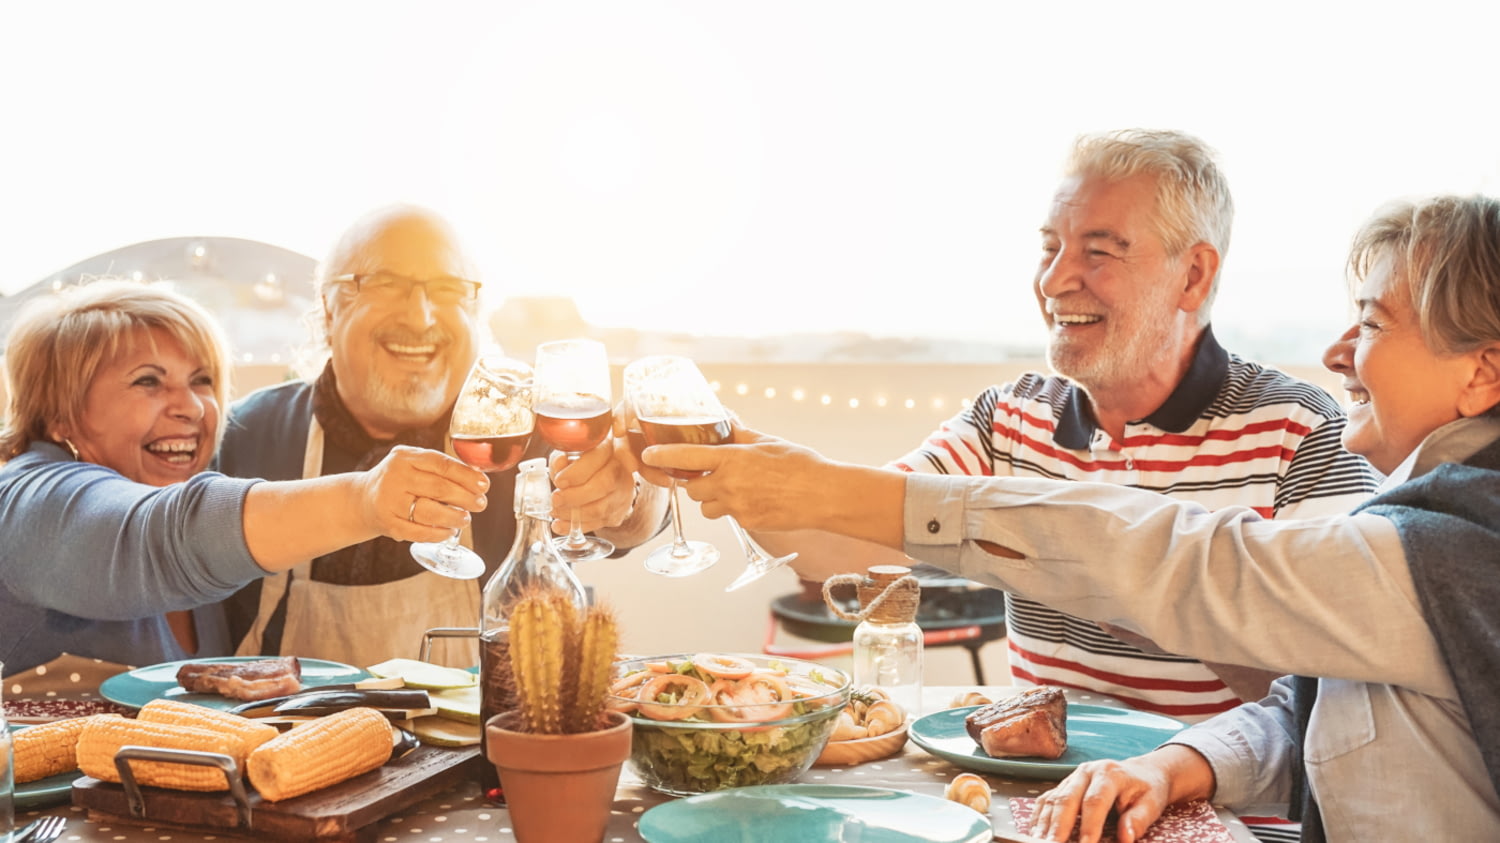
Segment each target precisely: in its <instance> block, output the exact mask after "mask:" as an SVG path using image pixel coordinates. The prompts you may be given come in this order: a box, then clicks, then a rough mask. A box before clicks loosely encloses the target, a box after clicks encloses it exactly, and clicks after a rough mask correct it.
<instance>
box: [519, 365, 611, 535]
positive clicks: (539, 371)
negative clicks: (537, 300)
mask: <svg viewBox="0 0 1500 843" xmlns="http://www.w3.org/2000/svg"><path fill="white" fill-rule="evenodd" d="M535 406H536V432H537V434H538V435H540V436H541V437H542V438H543V439H544V440H546V442H547V444H549V445H551V446H552V447H553V448H556V449H557V450H559V451H562V452H563V453H564V454H566V455H567V457H568V460H569V462H572V461H574V460H577V459H578V457H579V455H580V454H582V453H583V452H585V451H587V450H589V449H591V448H595V447H598V446H599V445H600V444H601V443H603V442H604V440H605V438H606V437H608V436H609V434H610V429H611V427H612V424H611V420H612V416H613V414H612V412H611V408H610V387H609V357H608V355H607V354H606V353H605V350H604V344H603V343H600V342H596V341H594V340H559V341H557V342H548V343H542V344H541V345H539V346H537V349H536V405H535ZM568 520H569V521H571V522H572V524H573V529H572V530H570V531H569V532H568V535H566V536H563V537H560V538H558V539H557V540H556V542H555V544H556V546H557V551H558V553H560V554H561V555H562V557H563V558H564V559H567V560H569V561H571V562H581V561H584V560H588V559H602V558H603V557H605V556H608V555H610V554H611V553H614V551H615V546H614V545H613V544H611V543H610V542H609V541H607V540H605V539H602V538H599V537H598V536H587V535H584V533H583V529H582V528H581V527H580V526H579V520H578V512H577V511H574V512H572V513H570V514H569V516H568Z"/></svg>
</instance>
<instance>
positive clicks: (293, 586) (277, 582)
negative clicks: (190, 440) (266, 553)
mask: <svg viewBox="0 0 1500 843" xmlns="http://www.w3.org/2000/svg"><path fill="white" fill-rule="evenodd" d="M322 466H323V427H322V425H319V424H318V421H317V419H316V418H314V419H313V420H312V424H311V426H310V428H309V430H308V433H307V455H306V457H305V458H304V460H303V463H302V476H303V477H317V476H319V472H320V471H321V470H322ZM460 541H461V542H462V543H463V545H464V546H465V547H472V546H473V540H472V537H471V536H470V532H469V529H468V528H465V529H464V531H463V534H462V536H461V537H460ZM311 568H312V562H311V560H309V561H307V562H303V563H302V564H300V565H298V566H296V567H295V568H292V569H291V570H290V571H287V572H286V573H283V574H276V575H273V576H269V577H266V578H265V579H264V580H262V585H261V590H260V609H259V611H258V612H257V614H256V618H255V623H254V625H253V626H252V628H251V629H250V632H249V634H248V635H246V636H245V640H244V641H243V642H241V643H240V647H239V652H238V654H239V655H242V656H243V655H256V654H258V653H260V650H261V638H262V636H263V635H264V634H265V628H266V623H267V621H268V620H269V619H270V617H271V613H272V612H274V611H275V609H276V606H277V605H278V604H279V603H280V602H281V598H282V595H284V594H289V596H288V598H287V607H286V624H285V628H284V629H283V631H282V634H281V655H284V656H300V657H303V658H313V659H326V660H329V661H336V662H342V663H344V664H350V665H354V666H355V667H369V666H370V665H373V664H378V663H380V662H383V661H385V660H386V659H391V658H397V657H400V658H408V659H415V658H417V656H418V655H419V653H420V652H421V649H422V638H423V633H425V632H426V631H427V630H429V629H432V628H433V627H440V626H446V627H475V628H477V627H478V626H479V580H456V579H453V578H451V577H444V576H440V575H438V574H434V573H432V572H430V571H426V570H424V571H422V572H421V573H418V574H415V575H413V576H410V577H407V578H406V579H404V580H396V581H394V582H388V583H381V584H380V585H336V584H333V583H325V582H317V581H314V580H313V579H311V578H310V576H309V572H310V570H311ZM429 661H433V662H436V663H438V664H445V665H450V666H453V667H472V666H473V665H476V664H478V663H479V644H478V642H477V641H476V640H475V639H472V638H435V639H433V642H432V654H431V656H430V657H429Z"/></svg>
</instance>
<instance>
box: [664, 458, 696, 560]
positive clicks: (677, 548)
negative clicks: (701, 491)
mask: <svg viewBox="0 0 1500 843" xmlns="http://www.w3.org/2000/svg"><path fill="white" fill-rule="evenodd" d="M667 494H668V495H669V496H670V497H668V499H667V500H668V502H669V503H670V504H671V506H672V535H673V539H672V555H673V556H677V557H684V556H691V555H693V548H692V546H691V545H689V544H688V542H687V538H686V537H685V536H683V535H682V512H681V510H679V509H678V508H677V507H678V504H677V478H675V477H674V478H672V489H671V491H670V492H668V493H667Z"/></svg>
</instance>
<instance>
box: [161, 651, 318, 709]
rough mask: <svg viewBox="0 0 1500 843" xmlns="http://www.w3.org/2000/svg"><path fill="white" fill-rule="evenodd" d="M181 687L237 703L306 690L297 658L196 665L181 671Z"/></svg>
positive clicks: (178, 679) (201, 663)
mask: <svg viewBox="0 0 1500 843" xmlns="http://www.w3.org/2000/svg"><path fill="white" fill-rule="evenodd" d="M177 684H179V685H181V686H182V687H183V688H184V689H186V690H188V691H192V692H193V693H195V694H219V695H220V696H224V697H228V698H230V699H234V700H263V699H267V698H269V697H277V696H281V695H283V694H292V693H296V692H297V691H299V690H301V689H302V663H301V662H299V661H297V657H296V656H285V657H283V658H279V659H257V660H255V661H248V662H195V663H189V664H185V665H183V666H182V667H180V668H178V669H177Z"/></svg>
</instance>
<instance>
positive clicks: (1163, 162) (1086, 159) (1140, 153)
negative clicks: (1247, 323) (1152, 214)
mask: <svg viewBox="0 0 1500 843" xmlns="http://www.w3.org/2000/svg"><path fill="white" fill-rule="evenodd" d="M1216 159H1217V156H1216V155H1215V153H1214V151H1213V149H1212V148H1210V147H1209V146H1208V144H1205V143H1204V142H1203V141H1201V140H1199V139H1198V138H1196V137H1193V136H1192V135H1189V134H1186V133H1184V132H1178V131H1170V130H1150V129H1122V130H1119V131H1114V132H1105V133H1101V134H1090V135H1082V136H1080V137H1079V138H1078V139H1077V140H1076V141H1074V143H1073V150H1072V152H1071V154H1070V155H1069V156H1068V161H1067V164H1066V166H1065V168H1064V173H1065V174H1066V175H1068V176H1076V177H1084V176H1093V177H1097V178H1102V179H1105V180H1108V181H1119V180H1122V179H1127V178H1130V177H1131V176H1135V175H1139V174H1141V173H1148V174H1150V175H1152V176H1154V177H1155V178H1156V227H1157V233H1158V234H1159V235H1160V236H1161V239H1162V243H1163V244H1164V245H1165V246H1166V249H1167V254H1169V255H1180V254H1182V253H1183V252H1184V251H1185V250H1187V249H1188V248H1189V247H1191V246H1192V245H1193V244H1195V243H1207V244H1209V245H1210V246H1213V247H1214V248H1215V249H1216V250H1218V252H1219V259H1220V261H1221V264H1220V265H1221V266H1222V261H1223V259H1224V256H1225V255H1227V254H1228V253H1229V230H1230V227H1231V226H1232V225H1233V223H1234V200H1233V199H1232V198H1231V197H1230V195H1229V182H1228V180H1226V179H1225V178H1224V173H1223V171H1222V170H1220V169H1219V165H1218V162H1217V160H1216ZM1222 274H1223V273H1222V272H1220V273H1218V274H1216V275H1215V276H1214V281H1213V286H1212V287H1211V288H1210V289H1209V292H1208V297H1207V298H1206V299H1205V300H1204V302H1203V307H1202V308H1200V309H1199V311H1198V313H1199V322H1200V324H1207V322H1208V314H1209V311H1210V310H1211V309H1212V305H1213V301H1214V297H1215V296H1216V295H1217V294H1218V292H1219V278H1220V277H1221V276H1222Z"/></svg>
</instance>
